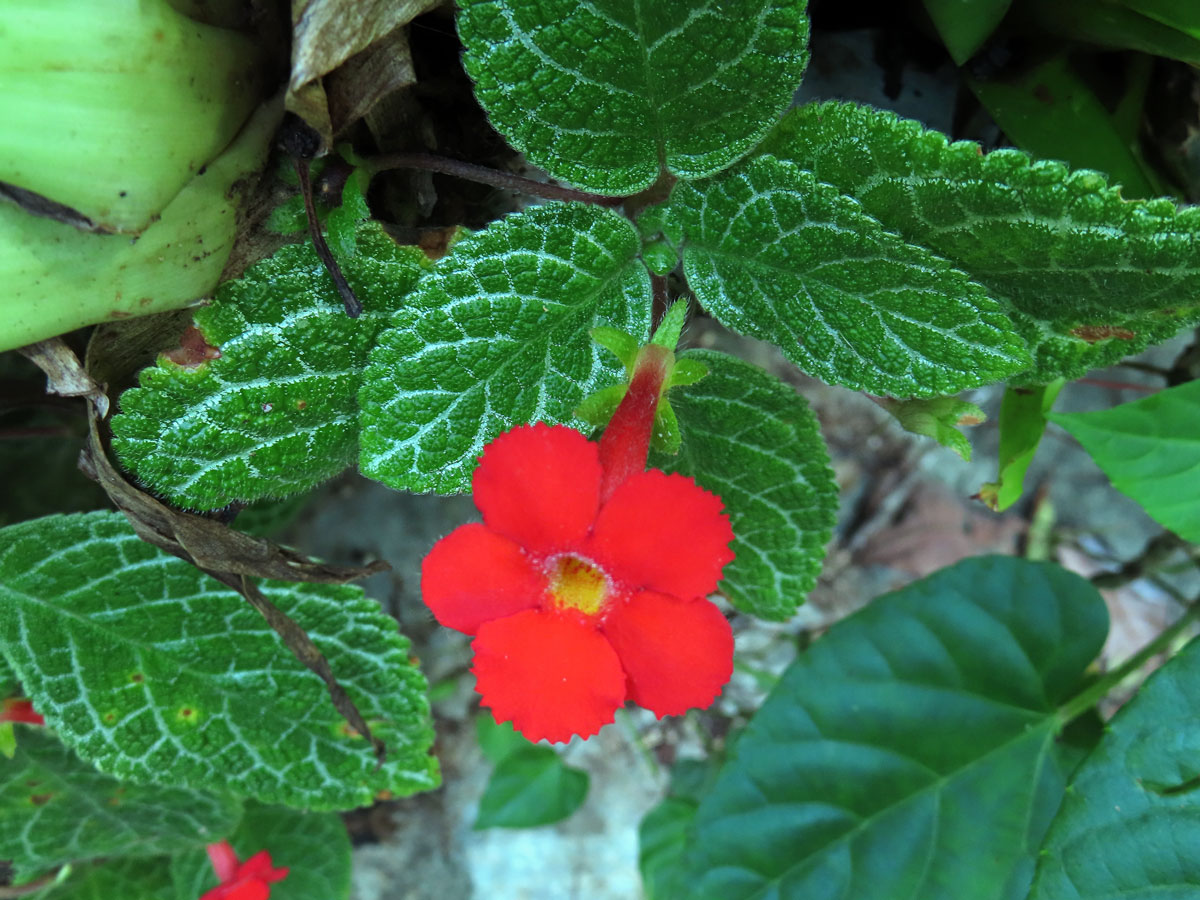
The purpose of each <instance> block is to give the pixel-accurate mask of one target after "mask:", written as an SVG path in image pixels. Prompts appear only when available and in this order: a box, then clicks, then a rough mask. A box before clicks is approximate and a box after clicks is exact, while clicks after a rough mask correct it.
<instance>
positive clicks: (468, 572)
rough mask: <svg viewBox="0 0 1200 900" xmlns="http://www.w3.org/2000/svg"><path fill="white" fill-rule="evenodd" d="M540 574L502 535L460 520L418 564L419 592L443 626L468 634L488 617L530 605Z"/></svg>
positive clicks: (541, 584) (538, 593) (540, 586)
mask: <svg viewBox="0 0 1200 900" xmlns="http://www.w3.org/2000/svg"><path fill="white" fill-rule="evenodd" d="M545 588H546V576H545V575H543V574H542V573H541V572H539V571H538V570H537V569H535V568H534V566H533V564H532V563H531V562H530V561H529V558H528V557H527V556H526V555H525V553H524V551H522V550H521V548H520V547H518V546H517V545H516V544H514V543H513V542H512V541H510V540H509V539H508V538H504V537H501V536H500V535H498V534H496V533H495V532H493V531H492V530H490V529H489V528H488V527H487V526H485V525H480V524H478V523H473V524H470V525H460V526H459V527H458V528H456V529H454V530H453V531H452V532H450V533H449V534H448V535H446V536H445V537H444V538H442V539H441V540H440V541H438V542H437V543H436V544H434V545H433V549H432V550H430V551H429V553H428V554H427V555H426V557H425V560H424V562H422V563H421V597H422V599H424V601H425V605H426V606H428V607H429V608H430V609H431V610H432V611H433V614H434V616H436V617H437V620H438V621H439V622H441V623H442V624H443V625H445V626H446V627H447V628H453V629H455V630H457V631H463V632H466V633H467V634H474V633H475V632H476V630H478V628H479V626H480V625H482V624H483V623H484V622H487V621H490V620H491V619H503V618H505V617H506V616H511V615H512V614H513V613H515V612H520V611H521V610H523V609H529V608H530V607H533V606H536V605H537V604H538V602H539V601H540V600H541V597H542V593H543V592H544V591H545Z"/></svg>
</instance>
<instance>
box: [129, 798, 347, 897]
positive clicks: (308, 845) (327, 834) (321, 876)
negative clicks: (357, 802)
mask: <svg viewBox="0 0 1200 900" xmlns="http://www.w3.org/2000/svg"><path fill="white" fill-rule="evenodd" d="M229 843H231V844H232V845H233V849H234V850H235V851H236V853H237V856H238V859H240V860H243V861H244V860H246V859H248V858H249V857H250V856H252V855H253V854H255V853H258V852H259V851H260V850H266V851H268V852H269V853H270V854H271V862H272V863H273V864H274V865H275V866H278V867H284V868H286V869H287V870H288V874H287V877H286V878H284V879H283V880H282V881H278V882H275V883H274V884H272V885H271V900H347V898H348V897H349V896H350V836H349V835H348V834H347V833H346V826H345V825H344V824H342V820H341V817H340V816H338V815H336V814H333V813H314V812H303V811H301V810H297V809H285V808H283V807H279V806H263V805H261V804H258V803H251V804H248V805H247V807H246V815H245V817H244V818H243V819H242V824H241V825H240V826H239V827H238V830H237V832H235V833H234V835H233V836H232V837H231V838H230V839H229ZM171 877H172V880H173V881H174V883H175V895H174V897H173V898H172V900H196V898H197V897H199V896H201V895H202V894H203V893H204V892H205V891H207V890H209V889H210V888H213V887H216V885H217V877H216V875H215V874H214V873H213V869H212V864H211V863H210V862H209V860H208V855H207V854H206V853H205V852H204V851H203V850H202V849H197V850H195V851H193V852H191V853H184V854H180V855H178V856H176V857H175V858H174V859H173V860H172V861H171ZM131 900H133V898H131ZM139 900H140V898H139Z"/></svg>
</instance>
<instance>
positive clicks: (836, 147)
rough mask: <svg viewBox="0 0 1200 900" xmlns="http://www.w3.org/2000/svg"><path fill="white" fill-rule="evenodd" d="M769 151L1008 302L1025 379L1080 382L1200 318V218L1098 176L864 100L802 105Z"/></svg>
mask: <svg viewBox="0 0 1200 900" xmlns="http://www.w3.org/2000/svg"><path fill="white" fill-rule="evenodd" d="M763 149H764V150H766V151H767V152H769V153H774V154H776V155H777V156H781V157H784V158H787V159H790V160H792V161H793V162H795V163H796V164H798V165H799V166H801V167H802V168H805V169H809V170H811V171H812V172H813V174H814V175H815V176H816V177H817V178H818V179H820V180H821V181H823V182H826V183H828V184H832V185H834V186H835V187H837V188H838V190H840V191H842V192H843V193H845V194H849V195H850V196H852V197H854V198H855V199H856V200H858V202H859V203H861V204H862V208H863V210H864V211H865V212H866V213H867V214H869V215H871V216H873V217H874V218H876V219H878V220H879V221H880V222H882V223H883V225H884V227H885V228H887V229H888V230H890V231H893V232H895V233H896V234H898V235H900V237H902V238H903V239H904V240H906V241H909V242H911V243H913V244H919V245H922V246H925V247H928V248H929V249H930V250H932V251H933V252H934V253H936V254H938V255H939V256H941V257H944V258H945V259H948V260H949V261H950V262H951V263H953V264H954V265H955V266H956V267H957V268H959V269H961V270H962V271H964V272H966V273H967V274H968V275H969V276H970V277H971V278H972V279H973V280H974V281H976V282H978V283H979V284H982V285H983V286H984V287H985V288H986V289H987V292H988V293H989V294H990V295H991V296H992V297H994V298H996V299H998V300H1002V301H1005V302H1006V303H1008V304H1010V305H1011V307H1012V308H1013V312H1014V316H1015V319H1016V321H1017V323H1018V325H1019V327H1020V328H1021V330H1022V333H1023V334H1024V336H1025V337H1026V339H1027V341H1028V342H1029V344H1030V346H1031V347H1034V348H1035V350H1034V357H1035V366H1034V368H1032V369H1031V370H1029V371H1028V372H1025V373H1023V374H1022V375H1021V376H1019V380H1020V381H1021V382H1022V383H1026V384H1038V383H1041V384H1044V383H1046V382H1049V381H1053V380H1054V379H1055V378H1058V377H1060V376H1064V377H1067V378H1075V377H1078V376H1080V375H1082V374H1084V373H1085V372H1086V371H1087V370H1088V369H1089V368H1094V367H1097V366H1102V365H1107V364H1109V363H1111V362H1114V361H1115V360H1117V359H1120V358H1121V357H1123V356H1126V355H1128V354H1132V353H1136V352H1138V351H1140V350H1142V349H1144V348H1145V347H1146V346H1148V345H1149V344H1151V343H1155V342H1158V341H1162V340H1166V339H1167V338H1169V337H1171V336H1172V335H1173V334H1175V332H1177V331H1178V330H1179V329H1180V328H1181V327H1183V326H1184V325H1188V324H1191V323H1195V322H1197V321H1200V208H1195V207H1193V208H1187V209H1182V210H1177V209H1176V208H1175V204H1174V203H1173V202H1171V201H1170V200H1148V201H1128V200H1124V199H1122V197H1121V194H1120V191H1119V190H1118V189H1117V188H1113V187H1109V186H1108V184H1107V182H1106V181H1105V179H1104V176H1102V175H1100V174H1098V173H1096V172H1088V171H1077V172H1072V171H1070V170H1069V169H1067V168H1066V166H1064V165H1063V164H1061V163H1057V162H1041V161H1034V160H1031V159H1030V158H1029V157H1028V156H1026V155H1025V154H1024V153H1021V152H1019V151H1016V150H996V151H993V152H991V153H988V154H983V153H982V152H981V151H980V148H979V146H978V145H977V144H973V143H968V142H959V143H954V144H951V143H949V142H948V141H947V139H946V137H945V135H942V134H940V133H938V132H935V131H927V130H925V129H924V128H923V127H922V126H921V125H920V124H919V123H917V122H912V121H908V120H905V119H900V118H898V117H897V116H895V115H894V114H892V113H887V112H880V111H878V110H873V109H870V108H868V107H862V106H856V105H854V104H843V103H825V104H812V105H808V106H803V107H800V108H798V109H796V110H795V111H794V112H792V113H790V114H789V115H788V116H786V117H785V118H784V120H783V122H781V123H780V125H779V127H778V128H777V129H776V130H775V131H774V132H773V133H772V134H771V135H770V136H769V137H768V138H767V140H766V141H764V144H763Z"/></svg>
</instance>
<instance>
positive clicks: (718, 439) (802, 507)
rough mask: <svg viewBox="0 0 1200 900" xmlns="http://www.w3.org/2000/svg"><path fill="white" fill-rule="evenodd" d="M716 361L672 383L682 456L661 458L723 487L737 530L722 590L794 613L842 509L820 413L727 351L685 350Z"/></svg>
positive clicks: (687, 356) (772, 610)
mask: <svg viewBox="0 0 1200 900" xmlns="http://www.w3.org/2000/svg"><path fill="white" fill-rule="evenodd" d="M680 360H681V362H682V361H683V360H694V361H697V362H700V363H702V364H703V365H704V366H705V367H706V368H707V369H708V375H707V376H706V377H704V378H702V379H701V380H700V381H698V382H696V383H695V384H691V385H688V386H687V387H681V388H677V389H675V390H673V391H672V392H671V405H672V406H673V407H674V409H675V413H676V416H677V417H678V419H679V427H680V432H681V437H682V440H681V447H680V451H679V454H678V456H674V457H668V456H656V457H655V458H654V460H653V463H654V465H655V466H657V467H659V468H663V469H665V470H667V471H676V472H682V473H683V474H685V475H690V476H692V477H693V478H695V479H696V481H697V482H698V483H699V484H700V486H701V487H704V488H706V489H708V490H710V491H712V492H713V493H715V494H717V495H718V496H720V498H721V499H722V500H723V501H724V503H725V511H726V512H727V513H728V514H729V518H730V522H731V523H732V525H733V533H734V535H735V537H734V542H733V545H732V546H733V552H734V554H735V557H734V560H733V562H731V563H730V564H729V565H727V566H726V567H725V572H724V578H723V579H722V581H721V588H720V589H721V591H722V592H724V594H725V595H726V596H727V597H728V598H729V600H730V602H731V603H733V605H734V606H736V607H737V608H738V609H740V610H742V611H743V612H746V613H750V614H752V615H756V616H761V617H762V618H766V619H775V620H780V621H782V620H784V619H787V618H789V617H791V616H792V615H793V614H794V613H795V612H796V608H797V607H798V606H799V605H800V604H801V603H803V602H804V598H805V596H806V595H807V594H808V592H809V591H810V590H811V589H812V586H813V585H814V584H816V581H817V575H819V574H820V571H821V561H822V560H823V559H824V558H825V544H826V542H827V541H828V540H829V536H830V534H831V533H832V531H833V524H834V520H835V519H836V516H837V497H838V489H837V484H836V483H835V482H834V480H833V472H832V471H831V470H830V468H829V454H828V452H827V451H826V449H825V444H824V442H823V441H822V440H821V434H820V429H819V426H818V424H817V419H816V417H815V416H814V415H813V414H812V411H811V410H810V409H809V408H808V404H807V403H806V402H805V401H804V398H803V397H801V396H799V395H798V394H797V393H796V392H795V390H793V389H792V388H791V387H789V386H788V385H786V384H784V383H783V382H781V381H779V379H777V378H775V377H774V376H772V375H769V374H767V373H766V372H764V371H763V370H762V369H759V368H757V367H756V366H752V365H750V364H749V363H746V362H742V361H741V360H739V359H735V358H734V357H732V356H727V355H726V354H724V353H714V352H712V351H705V350H689V351H688V352H686V353H684V354H683V355H682V356H681V357H680Z"/></svg>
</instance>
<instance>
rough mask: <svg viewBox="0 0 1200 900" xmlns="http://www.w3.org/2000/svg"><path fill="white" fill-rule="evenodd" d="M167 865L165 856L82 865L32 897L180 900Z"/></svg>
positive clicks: (42, 899) (54, 899) (52, 899)
mask: <svg viewBox="0 0 1200 900" xmlns="http://www.w3.org/2000/svg"><path fill="white" fill-rule="evenodd" d="M170 866H171V861H170V859H169V858H168V857H165V856H159V857H154V858H153V859H115V860H113V861H112V862H107V863H104V864H102V865H96V866H85V867H83V868H82V869H79V870H77V871H75V872H73V873H71V876H70V877H69V878H68V879H67V880H66V881H64V882H63V883H62V884H61V885H59V886H57V887H55V888H52V889H50V890H48V891H44V892H43V893H40V894H36V895H34V896H35V897H36V900H179V898H178V897H177V896H176V894H175V886H174V884H172V882H171V869H170ZM187 900H195V897H194V896H193V897H189V898H187Z"/></svg>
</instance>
